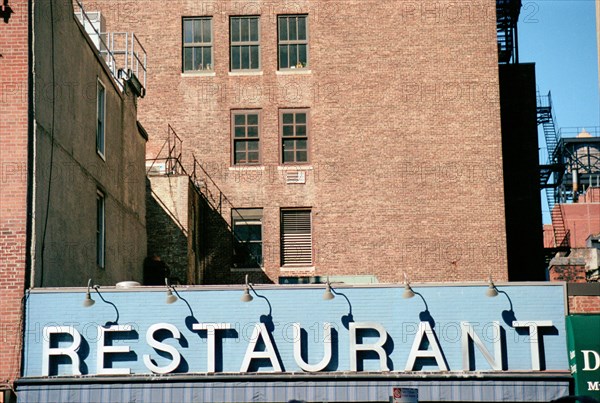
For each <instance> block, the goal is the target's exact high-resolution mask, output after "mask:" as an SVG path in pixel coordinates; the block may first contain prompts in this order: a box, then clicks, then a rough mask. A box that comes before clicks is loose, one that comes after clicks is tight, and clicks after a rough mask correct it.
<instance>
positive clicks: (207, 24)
mask: <svg viewBox="0 0 600 403" xmlns="http://www.w3.org/2000/svg"><path fill="white" fill-rule="evenodd" d="M211 24H212V20H210V19H206V20H203V21H202V40H203V41H204V42H211V41H212V34H211V32H210V31H211V29H210V28H211Z"/></svg>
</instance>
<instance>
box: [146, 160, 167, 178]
mask: <svg viewBox="0 0 600 403" xmlns="http://www.w3.org/2000/svg"><path fill="white" fill-rule="evenodd" d="M146 171H147V174H148V175H166V173H167V164H166V163H165V162H152V161H148V162H146Z"/></svg>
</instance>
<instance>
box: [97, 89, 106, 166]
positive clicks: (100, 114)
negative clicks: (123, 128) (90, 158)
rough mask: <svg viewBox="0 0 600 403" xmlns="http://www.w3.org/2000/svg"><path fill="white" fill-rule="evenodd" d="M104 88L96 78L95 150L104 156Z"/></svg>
mask: <svg viewBox="0 0 600 403" xmlns="http://www.w3.org/2000/svg"><path fill="white" fill-rule="evenodd" d="M105 94H106V90H105V89H104V85H103V84H102V83H101V82H100V80H98V84H97V85H96V152H97V153H98V155H100V156H101V157H102V158H104V131H105V127H104V123H105V120H106V96H105Z"/></svg>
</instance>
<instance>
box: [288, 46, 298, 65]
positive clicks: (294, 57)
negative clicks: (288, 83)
mask: <svg viewBox="0 0 600 403" xmlns="http://www.w3.org/2000/svg"><path fill="white" fill-rule="evenodd" d="M297 51H298V45H290V67H294V66H296V64H297V63H298V54H297V53H296V52H297Z"/></svg>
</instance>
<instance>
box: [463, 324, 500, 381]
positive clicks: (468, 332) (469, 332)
mask: <svg viewBox="0 0 600 403" xmlns="http://www.w3.org/2000/svg"><path fill="white" fill-rule="evenodd" d="M492 326H493V327H494V339H493V341H494V356H493V357H492V355H491V354H490V352H489V351H488V349H487V348H485V345H484V344H483V342H482V341H481V339H480V338H479V336H478V335H477V333H475V329H474V328H473V325H472V324H471V323H469V322H460V327H461V329H462V337H461V339H462V353H463V371H469V370H470V369H471V368H470V367H469V363H470V361H471V360H470V358H471V357H469V340H472V341H473V344H475V345H476V346H477V348H478V349H479V351H481V354H483V357H484V358H485V359H486V361H487V362H488V363H489V364H490V366H491V367H492V369H493V370H494V371H501V370H502V337H500V336H501V334H500V331H501V330H500V322H498V321H494V322H492Z"/></svg>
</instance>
